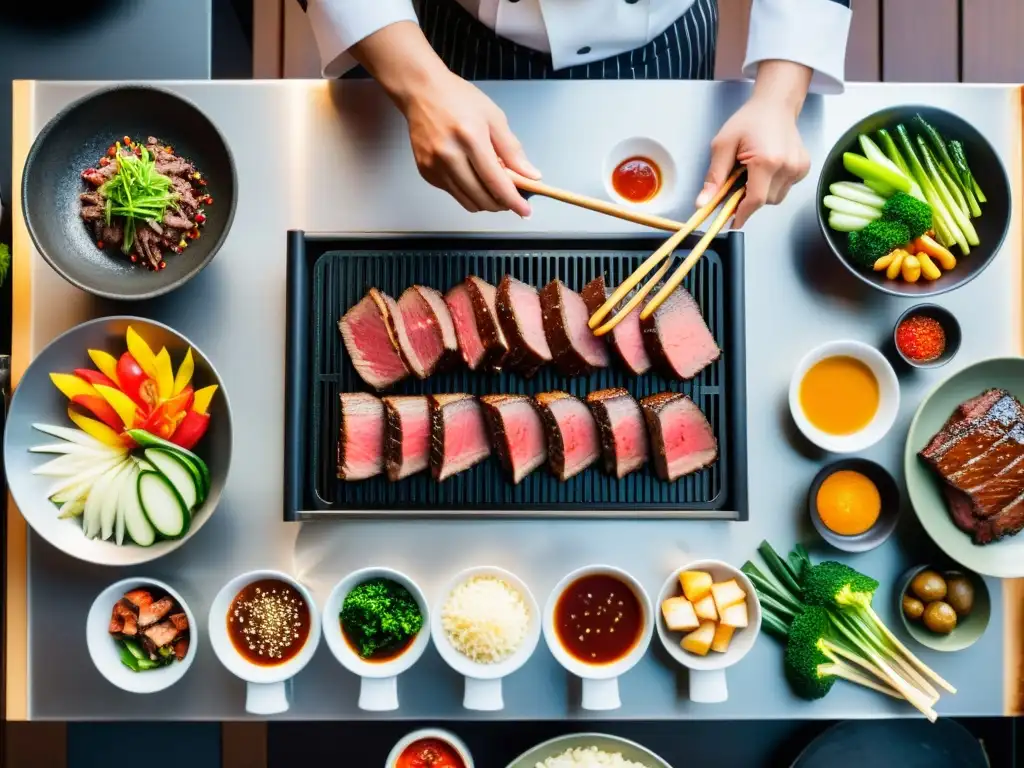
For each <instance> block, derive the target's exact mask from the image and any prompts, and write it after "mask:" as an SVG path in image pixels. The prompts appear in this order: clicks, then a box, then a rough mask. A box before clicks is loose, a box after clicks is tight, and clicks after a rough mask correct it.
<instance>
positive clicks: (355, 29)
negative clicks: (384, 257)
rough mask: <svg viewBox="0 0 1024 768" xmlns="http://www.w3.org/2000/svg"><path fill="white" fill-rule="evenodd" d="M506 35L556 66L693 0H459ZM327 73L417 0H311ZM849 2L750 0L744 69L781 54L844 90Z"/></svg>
mask: <svg viewBox="0 0 1024 768" xmlns="http://www.w3.org/2000/svg"><path fill="white" fill-rule="evenodd" d="M458 1H459V3H460V5H462V6H464V7H465V8H466V10H468V11H469V12H470V13H471V14H473V15H474V16H475V17H476V18H478V19H480V21H481V22H483V23H484V24H485V25H487V26H488V27H490V28H492V29H494V30H495V31H496V32H497V33H498V34H499V35H500V36H501V37H504V38H507V39H509V40H512V41H513V42H516V43H519V44H520V45H525V46H527V47H528V48H532V49H534V50H537V51H543V52H549V53H550V54H551V59H552V63H553V64H554V67H555V69H561V68H563V67H568V66H573V65H576V64H588V63H590V62H592V61H600V60H602V59H606V58H608V57H609V56H615V55H616V54H620V53H624V52H626V51H631V50H633V49H635V48H639V47H640V46H642V45H645V44H647V43H649V42H650V41H651V40H653V39H654V38H656V37H657V36H658V35H660V34H662V33H663V32H664V31H665V30H666V29H667V28H668V27H669V25H671V24H672V23H673V22H675V21H676V19H678V18H679V17H680V16H682V15H683V14H684V13H686V11H687V10H688V9H689V8H690V6H691V5H693V2H694V0H636V1H635V2H626V0H458ZM307 15H308V17H309V21H310V24H311V25H312V27H313V33H314V35H315V36H316V41H317V47H318V48H319V50H320V60H321V64H322V67H323V74H324V76H325V77H338V76H340V75H341V74H343V73H344V72H345V71H346V70H348V69H349V68H351V67H352V66H353V64H354V61H353V59H352V58H351V56H349V55H348V54H347V51H348V49H349V48H351V47H352V46H353V45H355V44H356V43H358V42H359V41H360V40H362V39H363V38H365V37H368V36H369V35H372V34H373V33H374V32H377V31H378V30H380V29H383V28H384V27H386V26H388V25H389V24H394V23H396V22H399V21H415V20H416V13H415V11H414V10H413V5H412V0H309V4H308V9H307ZM850 17H851V13H850V9H849V8H846V7H844V6H842V5H840V4H839V3H836V2H833V0H753V5H752V7H751V12H750V31H749V34H748V38H747V55H746V61H745V62H744V64H743V74H744V76H745V77H753V76H754V75H756V74H757V66H758V64H759V63H760V62H762V61H766V60H769V59H781V60H784V61H793V62H796V63H798V64H803V65H805V66H807V67H809V68H811V69H812V70H814V77H813V79H812V81H811V90H812V91H815V92H818V93H841V92H842V90H843V74H844V71H845V61H846V41H847V37H848V36H849V32H850Z"/></svg>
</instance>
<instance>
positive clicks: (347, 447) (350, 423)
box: [338, 392, 384, 480]
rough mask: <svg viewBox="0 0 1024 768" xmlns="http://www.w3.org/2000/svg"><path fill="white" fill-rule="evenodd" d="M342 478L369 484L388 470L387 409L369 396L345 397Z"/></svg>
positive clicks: (349, 394) (351, 394)
mask: <svg viewBox="0 0 1024 768" xmlns="http://www.w3.org/2000/svg"><path fill="white" fill-rule="evenodd" d="M340 399H341V429H340V433H339V435H338V478H339V479H341V480H365V479H366V478H368V477H373V476H374V475H376V474H378V473H380V471H381V469H382V468H383V466H384V459H383V454H384V406H383V404H382V403H381V401H380V400H378V399H377V398H376V397H374V396H373V395H368V394H366V393H365V392H345V393H342V394H341V397H340Z"/></svg>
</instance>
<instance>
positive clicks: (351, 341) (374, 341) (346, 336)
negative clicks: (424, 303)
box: [338, 288, 409, 390]
mask: <svg viewBox="0 0 1024 768" xmlns="http://www.w3.org/2000/svg"><path fill="white" fill-rule="evenodd" d="M396 316H398V306H397V305H396V304H395V300H394V299H392V298H391V297H390V296H388V295H387V294H386V293H383V292H381V291H378V290H377V289H376V288H371V289H370V290H369V292H368V293H367V294H366V296H364V297H363V298H362V299H361V300H360V301H359V303H358V304H356V305H355V306H354V307H352V308H351V309H349V311H348V312H346V313H345V314H344V316H343V317H342V318H341V320H340V321H339V322H338V329H339V330H340V331H341V338H342V340H343V341H344V342H345V349H346V351H347V352H348V356H349V359H350V360H351V361H352V366H353V367H354V368H355V369H356V373H358V374H359V377H360V378H361V379H362V380H363V381H365V382H366V383H367V384H369V385H370V386H371V387H373V388H374V389H377V390H381V389H386V388H388V387H390V386H391V385H392V384H394V383H396V382H398V381H401V380H402V379H404V378H405V377H406V376H407V375H408V374H409V369H408V368H407V367H406V365H405V361H404V360H403V359H402V356H401V353H400V352H399V349H398V334H397V331H396V328H395V320H394V318H395V317H396Z"/></svg>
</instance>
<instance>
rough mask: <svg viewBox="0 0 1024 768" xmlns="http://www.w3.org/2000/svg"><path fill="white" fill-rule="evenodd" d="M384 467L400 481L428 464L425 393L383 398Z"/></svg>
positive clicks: (428, 425)
mask: <svg viewBox="0 0 1024 768" xmlns="http://www.w3.org/2000/svg"><path fill="white" fill-rule="evenodd" d="M382 399H383V401H384V417H385V418H384V469H385V470H387V473H388V480H391V481H395V480H401V479H402V478H403V477H408V476H409V475H414V474H416V473H417V472H421V471H423V470H424V469H426V468H427V466H429V464H430V407H429V405H428V403H427V398H426V396H424V395H408V396H400V397H385V398H382Z"/></svg>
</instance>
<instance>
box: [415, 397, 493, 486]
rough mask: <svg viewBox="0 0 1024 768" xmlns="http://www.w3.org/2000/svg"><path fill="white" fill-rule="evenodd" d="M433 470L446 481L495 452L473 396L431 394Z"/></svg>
mask: <svg viewBox="0 0 1024 768" xmlns="http://www.w3.org/2000/svg"><path fill="white" fill-rule="evenodd" d="M428 399H429V403H430V471H431V474H433V476H434V479H435V480H446V479H447V478H449V477H451V476H452V475H454V474H457V473H459V472H462V471H464V470H467V469H469V468H470V467H472V466H473V465H474V464H476V463H478V462H480V461H483V460H484V459H486V458H487V457H488V456H489V455H490V453H491V445H490V443H489V442H488V441H487V428H486V426H485V425H484V416H483V410H482V409H481V408H480V403H478V402H477V400H476V398H475V397H473V396H472V395H466V394H457V395H429V396H428Z"/></svg>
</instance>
